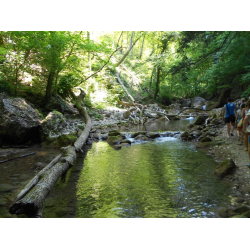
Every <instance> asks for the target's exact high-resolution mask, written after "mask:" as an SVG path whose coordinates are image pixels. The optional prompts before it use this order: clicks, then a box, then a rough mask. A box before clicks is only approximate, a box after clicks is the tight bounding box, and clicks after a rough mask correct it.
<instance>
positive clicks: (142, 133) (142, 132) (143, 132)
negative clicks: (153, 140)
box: [131, 131, 147, 138]
mask: <svg viewBox="0 0 250 250" xmlns="http://www.w3.org/2000/svg"><path fill="white" fill-rule="evenodd" d="M146 133H147V132H145V131H138V132H132V133H131V137H132V138H135V137H136V136H138V135H146Z"/></svg>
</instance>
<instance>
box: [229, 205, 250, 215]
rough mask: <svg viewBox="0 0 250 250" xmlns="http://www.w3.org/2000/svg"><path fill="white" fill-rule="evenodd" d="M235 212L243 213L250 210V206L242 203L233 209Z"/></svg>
mask: <svg viewBox="0 0 250 250" xmlns="http://www.w3.org/2000/svg"><path fill="white" fill-rule="evenodd" d="M232 210H233V211H234V212H235V213H239V214H243V213H245V212H249V211H250V206H247V205H240V206H238V207H236V208H233V209H232Z"/></svg>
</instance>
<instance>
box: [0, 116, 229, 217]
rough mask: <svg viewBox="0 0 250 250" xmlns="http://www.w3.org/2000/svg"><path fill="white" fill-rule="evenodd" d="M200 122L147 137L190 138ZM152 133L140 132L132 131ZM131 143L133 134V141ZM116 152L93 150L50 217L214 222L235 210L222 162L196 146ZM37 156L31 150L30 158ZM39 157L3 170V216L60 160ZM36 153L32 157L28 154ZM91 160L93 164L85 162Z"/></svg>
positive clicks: (164, 142) (58, 188)
mask: <svg viewBox="0 0 250 250" xmlns="http://www.w3.org/2000/svg"><path fill="white" fill-rule="evenodd" d="M192 122H193V119H184V120H179V121H170V122H161V123H159V122H157V123H156V122H155V123H154V122H152V123H148V124H146V129H147V131H159V132H163V131H179V130H180V131H183V130H185V128H186V126H187V124H188V123H192ZM140 130H144V128H143V127H140V126H138V127H134V129H132V130H131V131H140ZM128 136H129V134H128ZM130 140H131V141H132V144H131V146H130V147H123V148H122V149H121V150H114V149H113V148H112V147H111V146H110V145H109V144H108V143H106V142H105V141H99V142H95V143H93V145H91V146H85V148H84V153H80V154H78V158H77V161H76V163H75V165H74V167H72V168H71V169H70V170H69V172H68V174H67V178H66V181H65V183H63V184H62V183H61V181H60V180H59V181H58V182H57V184H56V185H55V187H54V188H53V190H52V191H51V193H50V194H49V196H48V198H47V199H46V201H45V204H44V209H43V216H44V217H47V218H57V217H60V218H75V217H76V218H182V217H184V218H189V217H195V218H197V217H199V218H211V217H218V213H217V211H218V208H219V207H221V206H223V207H224V206H228V205H230V193H229V191H230V185H231V184H230V183H229V182H227V181H222V180H220V179H218V177H216V176H215V175H214V173H213V172H214V169H215V166H216V163H215V162H214V160H213V159H212V158H211V157H209V156H207V155H206V154H205V153H204V152H202V151H199V150H197V149H196V148H195V146H194V145H193V144H192V143H187V142H182V141H181V140H180V139H177V138H174V137H160V138H157V139H155V140H154V141H150V142H140V143H139V142H135V141H134V140H133V139H130ZM32 150H33V151H34V148H33V149H30V151H32ZM36 151H37V153H36V155H34V156H30V157H27V158H21V159H18V160H14V161H11V162H7V163H3V164H1V165H0V181H1V183H0V192H1V197H0V217H17V216H15V215H10V214H9V213H8V208H9V206H10V205H11V202H12V201H13V199H14V198H15V196H16V194H17V193H18V192H19V191H20V190H21V189H22V188H23V187H24V185H25V184H26V183H27V182H28V181H29V180H30V179H31V178H32V177H33V176H34V175H35V174H36V173H37V172H38V171H39V169H38V168H37V167H35V163H36V162H38V161H41V162H45V163H48V162H49V161H50V160H51V159H53V157H54V156H55V155H56V154H57V153H58V151H57V150H54V149H50V150H48V149H46V150H45V149H43V148H39V147H38V148H37V149H36ZM28 153H29V152H28ZM85 156H86V157H85Z"/></svg>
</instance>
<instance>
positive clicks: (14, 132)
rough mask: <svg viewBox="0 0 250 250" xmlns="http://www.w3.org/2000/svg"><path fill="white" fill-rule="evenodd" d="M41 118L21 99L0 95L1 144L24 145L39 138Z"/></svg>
mask: <svg viewBox="0 0 250 250" xmlns="http://www.w3.org/2000/svg"><path fill="white" fill-rule="evenodd" d="M41 121H42V117H41V115H40V114H39V112H38V111H37V110H35V109H34V108H32V107H31V106H30V105H29V104H28V103H27V102H26V101H25V100H24V99H23V98H9V97H8V95H6V94H5V93H1V94H0V138H2V143H17V144H21V143H26V142H28V141H30V140H31V141H32V140H34V139H38V138H39V126H40V123H41Z"/></svg>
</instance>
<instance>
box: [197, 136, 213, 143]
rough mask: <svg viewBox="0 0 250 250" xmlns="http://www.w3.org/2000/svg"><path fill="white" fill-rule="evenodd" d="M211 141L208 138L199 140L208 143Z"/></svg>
mask: <svg viewBox="0 0 250 250" xmlns="http://www.w3.org/2000/svg"><path fill="white" fill-rule="evenodd" d="M210 141H212V140H211V139H210V138H209V137H203V138H201V140H200V142H210Z"/></svg>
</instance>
